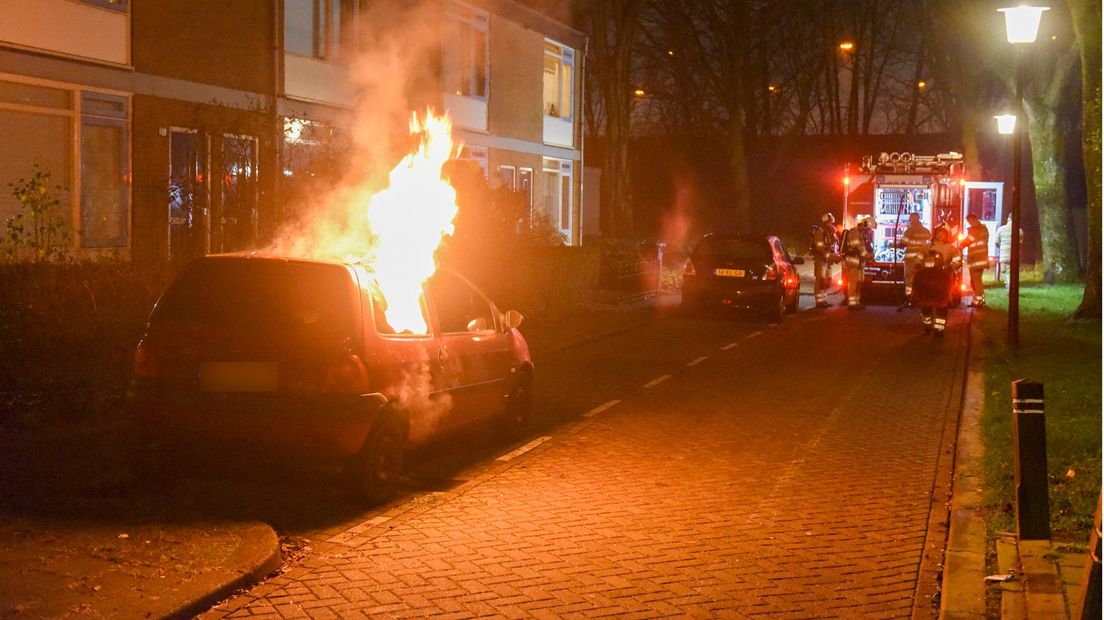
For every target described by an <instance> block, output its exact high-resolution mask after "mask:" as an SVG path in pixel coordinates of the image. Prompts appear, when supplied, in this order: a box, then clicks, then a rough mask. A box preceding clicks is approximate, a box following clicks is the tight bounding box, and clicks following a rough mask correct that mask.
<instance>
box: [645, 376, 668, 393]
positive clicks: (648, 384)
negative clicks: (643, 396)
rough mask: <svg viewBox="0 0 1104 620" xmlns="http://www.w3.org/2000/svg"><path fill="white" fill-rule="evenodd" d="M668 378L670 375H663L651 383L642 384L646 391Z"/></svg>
mask: <svg viewBox="0 0 1104 620" xmlns="http://www.w3.org/2000/svg"><path fill="white" fill-rule="evenodd" d="M670 378H671V375H663V376H662V377H656V378H655V379H652V380H651V381H649V382H647V383H645V384H644V389H645V390H646V389H648V388H654V387H655V386H657V385H659V384H660V383H663V382H664V381H666V380H668V379H670Z"/></svg>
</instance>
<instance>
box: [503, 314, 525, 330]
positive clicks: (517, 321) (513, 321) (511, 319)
mask: <svg viewBox="0 0 1104 620" xmlns="http://www.w3.org/2000/svg"><path fill="white" fill-rule="evenodd" d="M524 319H525V317H523V316H521V313H520V312H518V311H517V310H507V311H506V312H503V313H502V324H503V325H504V326H505V327H506V329H508V330H509V329H517V328H518V326H519V325H521V322H522V320H524Z"/></svg>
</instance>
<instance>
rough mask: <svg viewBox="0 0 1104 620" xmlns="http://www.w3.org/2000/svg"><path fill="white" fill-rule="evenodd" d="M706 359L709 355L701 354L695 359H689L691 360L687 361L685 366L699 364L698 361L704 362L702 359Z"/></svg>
mask: <svg viewBox="0 0 1104 620" xmlns="http://www.w3.org/2000/svg"><path fill="white" fill-rule="evenodd" d="M707 359H709V356H708V355H703V356H701V357H699V358H698V359H696V360H691V361H689V362H687V363H686V366H687V367H690V366H697V365H698V364H700V363H702V362H704V361H705V360H707Z"/></svg>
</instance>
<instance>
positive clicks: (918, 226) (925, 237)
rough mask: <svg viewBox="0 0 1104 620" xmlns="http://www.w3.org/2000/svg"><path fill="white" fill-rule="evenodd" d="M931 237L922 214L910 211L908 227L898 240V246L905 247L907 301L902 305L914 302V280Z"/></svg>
mask: <svg viewBox="0 0 1104 620" xmlns="http://www.w3.org/2000/svg"><path fill="white" fill-rule="evenodd" d="M931 239H932V233H931V231H930V230H928V229H927V228H926V227H924V223H923V222H921V221H920V214H919V213H910V214H909V221H908V228H906V229H905V234H903V235H902V236H901V239H900V241H898V242H897V247H899V248H905V303H904V304H902V306H907V305H911V304H912V280H913V277H914V276H915V275H916V269H917V268H918V267H919V266H920V263H921V262H922V261H923V260H924V251H925V248H926V247H927V246H928V244H929V243H931Z"/></svg>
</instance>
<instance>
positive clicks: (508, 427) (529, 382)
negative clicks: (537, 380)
mask: <svg viewBox="0 0 1104 620" xmlns="http://www.w3.org/2000/svg"><path fill="white" fill-rule="evenodd" d="M532 418H533V378H532V376H530V375H529V373H527V372H522V373H521V375H520V376H519V377H518V379H517V382H515V383H514V387H513V389H512V390H510V395H509V396H507V397H506V410H505V411H503V412H502V417H501V419H500V420H499V428H500V429H501V431H502V434H503V435H505V436H506V437H507V438H509V439H517V438H518V437H521V436H522V435H524V434H525V431H527V430H529V424H530V423H531V422H532Z"/></svg>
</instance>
